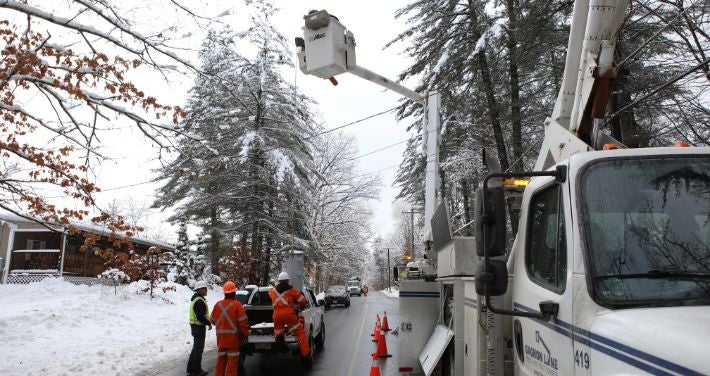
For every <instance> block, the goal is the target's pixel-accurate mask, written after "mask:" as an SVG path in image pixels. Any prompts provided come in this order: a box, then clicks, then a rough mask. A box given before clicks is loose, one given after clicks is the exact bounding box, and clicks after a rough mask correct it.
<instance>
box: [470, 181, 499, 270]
mask: <svg viewBox="0 0 710 376" xmlns="http://www.w3.org/2000/svg"><path fill="white" fill-rule="evenodd" d="M483 189H484V188H483V187H481V188H478V189H476V194H475V196H476V201H475V204H474V209H475V210H474V236H475V237H476V255H478V256H479V257H483V256H484V251H485V249H486V248H488V256H489V257H497V256H503V255H504V254H505V193H504V192H503V187H500V186H499V187H490V188H488V192H487V194H486V196H488V197H487V198H488V203H487V205H486V207H487V211H488V213H484V212H483ZM484 228H485V234H486V236H485V239H484V236H483V234H484Z"/></svg>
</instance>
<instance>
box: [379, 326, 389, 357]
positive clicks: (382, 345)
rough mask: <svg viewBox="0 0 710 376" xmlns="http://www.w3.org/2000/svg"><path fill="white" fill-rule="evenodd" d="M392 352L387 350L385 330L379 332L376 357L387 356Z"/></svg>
mask: <svg viewBox="0 0 710 376" xmlns="http://www.w3.org/2000/svg"><path fill="white" fill-rule="evenodd" d="M390 356H392V354H390V353H388V352H387V337H385V332H380V340H379V341H377V357H379V358H389V357H390Z"/></svg>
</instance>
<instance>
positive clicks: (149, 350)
mask: <svg viewBox="0 0 710 376" xmlns="http://www.w3.org/2000/svg"><path fill="white" fill-rule="evenodd" d="M163 286H173V287H175V291H171V290H167V291H165V292H164V291H163V290H162V289H157V290H154V296H155V297H154V298H153V299H152V300H151V298H150V295H148V294H147V293H144V292H142V291H141V290H142V288H144V287H146V284H144V283H141V282H137V283H132V284H130V285H125V286H121V287H119V288H118V294H114V288H113V287H109V286H92V287H88V286H76V285H73V284H71V283H68V282H64V281H62V280H59V279H46V280H44V281H43V282H37V283H32V284H29V285H0V307H2V308H0V343H1V344H0V359H2V361H0V375H13V376H14V375H135V374H138V373H141V371H144V370H147V369H150V368H151V367H154V366H155V365H157V364H159V363H163V362H166V361H170V360H173V359H181V361H184V362H185V364H187V357H188V355H189V352H190V349H191V347H192V337H191V336H190V326H189V324H188V304H189V300H190V297H191V296H192V294H193V292H192V291H191V290H190V289H189V288H187V287H185V286H181V285H176V284H172V283H169V284H163ZM219 299H222V294H221V293H220V292H219V291H210V292H209V294H208V296H207V301H208V304H209V306H210V310H211V309H212V307H213V306H214V303H216V302H217V301H218V300H219ZM215 346H216V345H215V334H214V331H208V332H207V343H206V345H205V349H206V350H207V349H210V348H214V347H215Z"/></svg>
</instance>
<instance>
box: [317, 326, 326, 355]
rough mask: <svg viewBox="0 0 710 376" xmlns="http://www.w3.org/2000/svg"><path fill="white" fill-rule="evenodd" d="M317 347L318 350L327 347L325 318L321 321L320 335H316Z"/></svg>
mask: <svg viewBox="0 0 710 376" xmlns="http://www.w3.org/2000/svg"><path fill="white" fill-rule="evenodd" d="M315 342H316V348H317V349H318V350H323V348H324V347H325V323H324V322H323V320H321V322H320V333H318V337H316V340H315Z"/></svg>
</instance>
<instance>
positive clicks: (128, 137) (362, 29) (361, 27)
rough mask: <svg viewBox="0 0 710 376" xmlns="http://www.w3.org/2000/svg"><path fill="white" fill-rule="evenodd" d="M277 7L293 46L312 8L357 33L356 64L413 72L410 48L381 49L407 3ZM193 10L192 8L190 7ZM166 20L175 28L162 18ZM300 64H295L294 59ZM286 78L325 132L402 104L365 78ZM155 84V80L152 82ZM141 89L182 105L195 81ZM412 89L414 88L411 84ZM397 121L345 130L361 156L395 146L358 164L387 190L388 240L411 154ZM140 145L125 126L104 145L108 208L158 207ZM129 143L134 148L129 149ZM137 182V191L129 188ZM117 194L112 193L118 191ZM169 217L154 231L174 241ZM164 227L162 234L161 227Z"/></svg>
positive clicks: (150, 150)
mask: <svg viewBox="0 0 710 376" xmlns="http://www.w3.org/2000/svg"><path fill="white" fill-rule="evenodd" d="M276 3H277V6H280V7H281V11H280V12H279V13H278V14H277V15H276V17H275V23H276V25H277V27H278V29H279V30H280V31H281V33H282V34H283V35H284V36H285V37H287V39H289V40H293V38H295V37H296V36H302V30H301V27H302V26H303V15H304V14H305V13H307V11H308V10H309V9H318V10H320V9H326V10H328V12H330V13H331V14H333V15H336V16H337V17H338V18H339V19H340V21H341V22H342V23H343V24H344V25H345V26H346V27H347V28H349V29H350V30H352V31H353V33H354V34H355V38H356V41H357V49H356V53H357V62H358V65H360V66H362V67H365V68H367V69H370V70H372V71H375V72H377V73H379V74H381V75H384V76H385V77H390V78H393V79H394V78H396V76H397V74H399V73H400V72H401V71H402V70H404V69H405V68H406V67H407V66H408V60H407V59H406V58H405V57H404V56H402V55H401V54H400V53H399V52H400V51H401V49H402V48H403V47H404V46H402V45H397V46H394V47H391V48H389V49H387V50H383V47H384V45H385V44H386V43H387V42H389V41H390V40H391V39H392V38H394V37H395V36H396V35H397V34H398V33H400V32H402V31H403V30H404V28H405V25H404V23H403V22H402V21H401V20H398V21H395V20H394V13H395V11H396V9H398V8H399V7H401V6H403V5H405V4H406V3H407V2H406V1H402V0H397V1H394V0H389V1H371V0H367V1H363V0H360V1H356V2H353V1H347V2H346V1H325V0H322V1H305V0H300V1H294V0H290V1H278V2H276ZM190 4H192V3H190ZM205 4H206V5H207V7H206V8H205V9H203V12H204V13H203V14H219V13H222V11H223V10H226V9H227V6H225V5H223V4H224V3H223V2H217V3H214V2H207V3H205ZM231 4H240V5H239V6H237V5H235V6H234V7H233V8H232V12H233V14H232V15H229V16H225V17H221V18H220V20H221V21H222V22H224V23H226V24H230V26H231V27H232V28H233V29H234V30H242V29H244V28H245V27H246V26H247V24H246V23H245V17H246V16H247V10H246V8H245V7H243V6H241V4H242V3H241V2H233V3H231ZM160 22H169V20H161V21H160ZM191 33H192V36H191V37H190V38H186V39H185V43H186V45H185V46H184V47H186V48H192V49H195V50H197V49H199V47H200V43H201V41H202V36H203V35H204V34H203V33H201V32H200V31H193V32H191ZM293 59H294V60H293V61H294V63H295V62H296V59H295V56H293ZM285 78H286V79H287V80H289V81H292V82H293V81H294V80H295V82H296V84H297V86H298V88H299V89H300V90H301V91H302V92H304V93H305V94H306V95H309V96H311V97H312V98H313V99H314V100H315V101H316V102H317V103H318V104H319V106H318V108H317V110H318V112H319V114H320V116H321V117H322V119H323V121H324V123H325V124H326V127H327V128H333V127H337V126H340V125H343V124H346V123H349V122H352V121H355V120H359V119H362V118H365V117H368V116H370V115H373V114H375V113H378V112H382V111H384V110H387V109H390V108H392V107H394V106H396V105H397V103H398V100H399V99H400V96H399V95H398V94H396V93H393V92H390V91H385V90H384V89H383V88H381V87H379V86H377V85H375V84H373V83H370V82H367V81H365V80H363V79H361V78H358V77H355V76H352V75H349V74H345V75H341V76H338V81H339V85H338V86H332V85H331V84H330V83H329V82H328V81H326V80H322V79H319V78H316V77H313V76H305V75H303V74H302V73H301V72H300V71H297V68H295V67H294V68H293V69H291V70H290V71H289V72H285ZM148 79H149V80H151V81H152V79H150V78H148ZM140 84H142V87H145V88H146V91H148V92H150V93H151V94H153V93H155V95H158V96H159V98H162V99H163V102H165V103H184V101H185V99H186V98H187V90H188V89H189V87H190V86H191V84H192V82H191V80H190V79H189V78H184V79H176V80H173V81H171V82H169V83H165V82H164V81H163V80H162V78H160V77H154V83H151V84H150V85H149V84H148V82H140ZM409 86H414V85H413V83H409ZM407 124H408V123H407V122H406V121H405V122H402V123H398V122H397V121H396V120H395V118H394V113H393V112H390V113H387V114H385V115H381V116H377V117H374V118H372V119H369V120H366V121H363V122H361V123H358V124H357V125H353V126H350V127H347V128H345V129H344V132H346V133H350V134H353V135H354V136H355V137H356V139H357V146H358V151H359V154H360V155H362V154H367V153H369V152H372V151H375V150H378V149H381V148H384V147H388V146H390V145H394V144H397V143H399V144H397V145H394V146H392V147H390V148H388V149H386V150H383V151H379V152H376V153H373V154H371V155H368V156H365V157H362V158H360V159H359V164H360V169H361V170H362V171H363V172H364V173H371V172H372V173H379V174H380V175H381V177H382V182H383V187H382V190H381V196H380V200H379V201H378V202H373V203H372V210H373V214H374V218H373V223H372V224H373V229H374V231H375V232H376V233H380V234H383V235H384V234H386V233H388V232H390V231H391V229H392V228H393V225H394V222H395V219H394V217H393V216H394V215H395V214H396V213H394V212H393V211H394V209H393V207H392V202H393V200H394V196H395V195H396V193H397V190H396V189H395V188H394V187H392V183H393V181H394V177H395V174H396V171H397V166H398V165H399V163H400V162H401V160H402V153H403V151H404V149H405V142H404V141H405V140H406V139H407V138H408V135H407V132H406V130H405V129H406V125H407ZM137 139H141V135H140V133H139V132H138V131H137V130H135V129H132V127H126V129H125V130H123V131H122V132H121V133H120V134H118V135H115V136H113V137H111V139H107V140H103V141H104V143H105V148H106V149H108V150H110V151H111V153H110V154H111V155H112V156H114V158H115V159H114V161H111V162H105V163H104V164H103V166H101V168H99V169H98V170H97V172H98V181H99V184H100V186H101V187H103V188H104V192H102V193H100V194H99V197H100V200H101V201H102V202H104V203H105V202H108V201H110V200H111V199H114V198H115V199H117V200H126V199H127V198H129V197H132V198H133V199H134V200H137V201H145V202H152V201H153V197H154V192H155V189H156V187H158V186H159V185H158V184H140V183H144V182H146V181H148V180H150V179H151V178H153V177H154V176H155V174H154V173H153V172H152V171H151V170H152V169H155V168H159V167H160V163H159V162H158V161H157V160H156V153H155V151H156V149H155V147H154V146H152V145H151V144H150V142H148V141H147V140H143V141H140V142H136V140H137ZM127 144H130V145H131V147H130V148H126V147H125V146H126V145H127ZM131 184H137V185H135V186H133V187H125V186H127V185H131ZM117 187H118V188H119V189H112V188H117ZM166 217H167V213H163V214H161V213H157V214H154V215H152V216H151V217H150V219H149V221H148V226H149V227H151V228H152V230H151V231H152V232H155V231H163V232H169V233H170V234H169V235H170V236H171V237H172V238H174V234H173V233H172V232H173V231H172V230H171V229H170V226H169V225H168V224H167V223H164V222H165V218H166ZM161 222H163V223H164V224H163V225H162V226H163V228H162V229H161V228H160V227H161Z"/></svg>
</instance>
